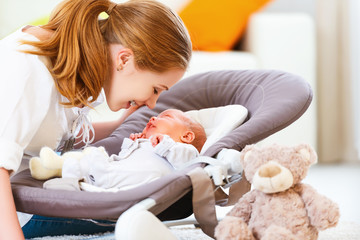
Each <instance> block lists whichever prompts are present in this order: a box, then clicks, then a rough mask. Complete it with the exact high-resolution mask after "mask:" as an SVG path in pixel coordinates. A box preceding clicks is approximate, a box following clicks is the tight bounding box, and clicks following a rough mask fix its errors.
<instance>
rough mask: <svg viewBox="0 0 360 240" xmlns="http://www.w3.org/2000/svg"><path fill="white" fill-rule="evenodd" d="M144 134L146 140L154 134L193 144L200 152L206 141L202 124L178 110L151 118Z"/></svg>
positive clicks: (170, 110) (169, 110) (168, 111)
mask: <svg viewBox="0 0 360 240" xmlns="http://www.w3.org/2000/svg"><path fill="white" fill-rule="evenodd" d="M142 133H143V134H145V138H150V137H151V136H152V135H154V134H164V135H168V136H169V137H171V138H172V139H173V140H174V141H175V142H182V143H188V144H192V145H193V146H194V147H195V148H196V149H197V150H198V151H199V152H200V151H201V148H202V146H203V145H204V143H205V141H206V134H205V130H204V128H203V127H202V126H201V124H200V123H198V122H196V121H194V120H192V119H190V118H188V117H187V116H186V115H185V114H184V112H182V111H180V110H177V109H168V110H165V111H163V112H161V113H160V114H159V115H158V116H157V117H151V118H150V120H149V122H148V123H147V124H146V127H145V128H144V130H143V132H142Z"/></svg>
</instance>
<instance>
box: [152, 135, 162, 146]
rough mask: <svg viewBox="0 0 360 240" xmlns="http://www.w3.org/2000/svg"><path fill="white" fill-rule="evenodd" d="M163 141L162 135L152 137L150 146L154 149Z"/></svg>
mask: <svg viewBox="0 0 360 240" xmlns="http://www.w3.org/2000/svg"><path fill="white" fill-rule="evenodd" d="M163 139H164V135H162V134H155V135H152V136H151V138H150V142H151V145H152V146H153V147H155V146H156V145H158V144H159V143H160V142H161V141H162V140H163Z"/></svg>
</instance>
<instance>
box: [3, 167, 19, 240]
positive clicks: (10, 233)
mask: <svg viewBox="0 0 360 240" xmlns="http://www.w3.org/2000/svg"><path fill="white" fill-rule="evenodd" d="M0 213H1V214H0V239H20V240H21V239H24V235H23V232H22V230H21V227H20V224H19V220H18V218H17V215H16V209H15V203H14V200H13V195H12V192H11V184H10V173H9V171H8V170H6V169H4V168H0Z"/></svg>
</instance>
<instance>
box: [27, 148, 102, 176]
mask: <svg viewBox="0 0 360 240" xmlns="http://www.w3.org/2000/svg"><path fill="white" fill-rule="evenodd" d="M93 151H98V152H101V153H102V154H104V156H105V157H106V158H108V157H109V155H108V154H107V152H106V150H105V148H104V147H86V148H84V149H83V150H79V151H69V152H65V153H64V154H63V155H59V154H58V153H57V152H55V151H53V150H52V149H51V148H49V147H42V148H41V150H40V154H39V157H33V158H31V159H30V161H29V168H30V173H31V176H32V177H33V178H35V179H37V180H47V179H50V178H55V177H61V176H62V167H63V164H64V160H65V159H70V158H73V159H76V160H78V161H80V159H81V158H83V157H84V156H86V155H87V154H92V152H93Z"/></svg>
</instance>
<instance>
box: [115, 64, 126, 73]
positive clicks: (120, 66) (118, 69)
mask: <svg viewBox="0 0 360 240" xmlns="http://www.w3.org/2000/svg"><path fill="white" fill-rule="evenodd" d="M123 69H124V66H123V65H122V64H119V65H118V66H117V67H116V70H117V71H118V72H119V71H120V70H123Z"/></svg>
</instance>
